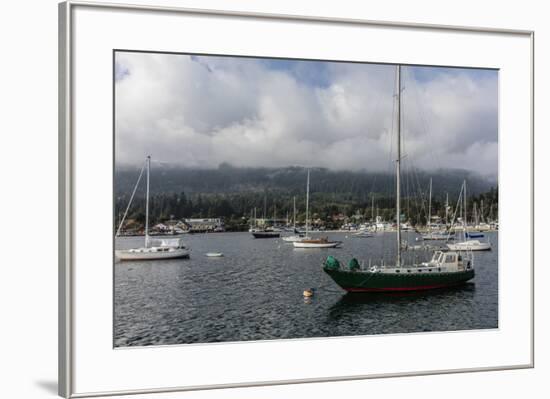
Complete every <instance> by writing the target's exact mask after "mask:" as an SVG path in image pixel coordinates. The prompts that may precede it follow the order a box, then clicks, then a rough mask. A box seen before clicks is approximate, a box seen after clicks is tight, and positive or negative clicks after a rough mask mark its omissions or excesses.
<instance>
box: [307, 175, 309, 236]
mask: <svg viewBox="0 0 550 399" xmlns="http://www.w3.org/2000/svg"><path fill="white" fill-rule="evenodd" d="M308 230H309V169H308V170H307V185H306V237H307V236H308Z"/></svg>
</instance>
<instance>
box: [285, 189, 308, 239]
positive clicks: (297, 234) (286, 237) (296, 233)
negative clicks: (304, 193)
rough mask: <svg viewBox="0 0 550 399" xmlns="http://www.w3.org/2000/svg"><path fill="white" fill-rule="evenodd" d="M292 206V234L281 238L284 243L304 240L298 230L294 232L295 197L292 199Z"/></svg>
mask: <svg viewBox="0 0 550 399" xmlns="http://www.w3.org/2000/svg"><path fill="white" fill-rule="evenodd" d="M293 205H294V223H293V231H294V234H293V235H291V236H285V237H283V241H285V242H296V241H301V240H303V239H304V238H305V235H304V234H302V233H299V232H298V230H296V197H294V199H293Z"/></svg>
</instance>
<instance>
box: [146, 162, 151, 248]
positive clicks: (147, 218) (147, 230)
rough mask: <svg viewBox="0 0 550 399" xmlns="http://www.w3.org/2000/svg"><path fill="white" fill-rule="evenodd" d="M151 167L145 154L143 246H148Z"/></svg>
mask: <svg viewBox="0 0 550 399" xmlns="http://www.w3.org/2000/svg"><path fill="white" fill-rule="evenodd" d="M150 169H151V156H150V155H147V194H146V197H145V247H146V248H147V247H149V174H150Z"/></svg>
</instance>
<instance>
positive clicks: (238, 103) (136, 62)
mask: <svg viewBox="0 0 550 399" xmlns="http://www.w3.org/2000/svg"><path fill="white" fill-rule="evenodd" d="M116 65H117V73H116V79H117V80H116V96H115V98H116V135H115V139H116V161H117V164H118V165H127V164H137V163H140V162H141V161H142V160H143V158H144V157H145V155H146V154H151V155H152V157H153V158H154V159H155V160H156V161H160V162H165V163H171V164H179V165H183V166H192V167H216V166H218V164H220V163H222V162H228V163H230V164H232V165H235V166H288V165H305V166H323V167H329V168H335V169H368V170H381V171H384V170H388V168H389V167H391V166H390V165H391V162H390V159H391V158H390V153H389V152H390V149H393V150H394V149H395V140H394V134H393V133H392V126H393V125H394V124H395V122H393V123H392V120H393V119H392V118H393V113H392V111H393V109H394V105H395V104H394V96H393V94H394V90H395V89H394V86H395V68H394V67H392V66H380V65H367V64H346V63H318V62H313V63H309V62H299V63H292V62H289V61H285V62H284V65H283V63H281V65H280V67H279V65H278V64H277V61H265V60H257V59H244V58H229V57H228V58H224V57H190V56H185V55H166V54H144V53H120V52H119V53H117V56H116ZM433 71H434V72H433V74H432V75H430V76H429V77H428V78H427V77H426V76H424V77H423V78H417V77H415V74H414V73H413V72H412V71H411V70H410V69H407V68H405V69H404V78H403V81H404V92H403V93H404V94H403V112H404V129H403V134H404V143H403V145H404V148H405V152H406V154H407V162H411V163H414V164H415V166H417V167H420V168H424V169H434V168H464V169H470V170H476V171H478V172H480V173H482V174H486V175H493V176H494V175H496V173H497V159H498V158H497V157H498V150H497V148H498V145H497V78H496V72H495V73H493V74H480V75H476V74H475V73H466V72H465V71H463V70H459V69H455V70H451V69H445V70H441V71H436V70H433ZM393 129H395V126H393Z"/></svg>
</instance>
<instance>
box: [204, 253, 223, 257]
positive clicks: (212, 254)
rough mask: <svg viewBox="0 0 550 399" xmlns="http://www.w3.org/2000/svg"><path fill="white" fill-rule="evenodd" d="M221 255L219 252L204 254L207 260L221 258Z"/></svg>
mask: <svg viewBox="0 0 550 399" xmlns="http://www.w3.org/2000/svg"><path fill="white" fill-rule="evenodd" d="M222 256H223V254H222V253H221V252H208V253H207V254H206V257H207V258H221V257H222Z"/></svg>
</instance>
